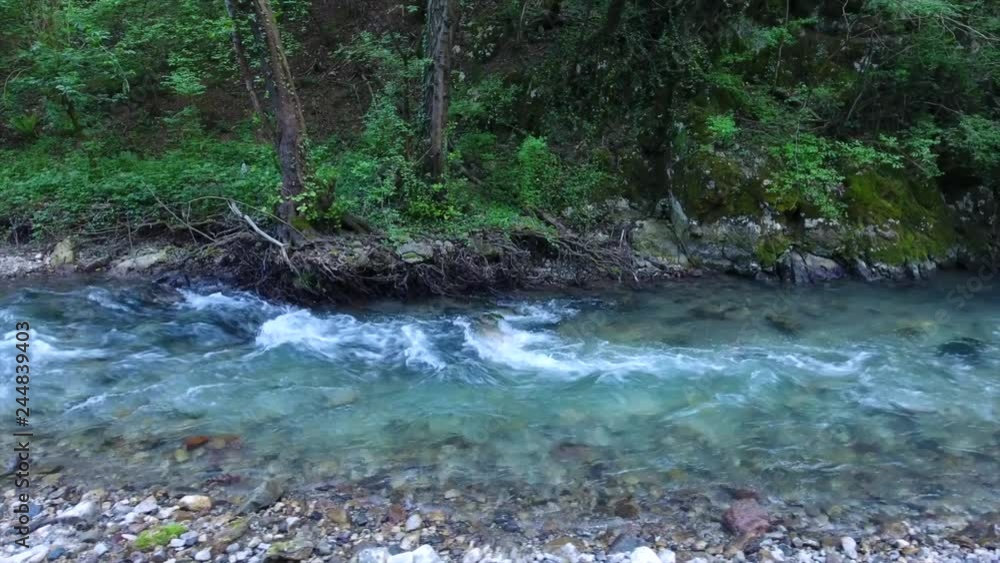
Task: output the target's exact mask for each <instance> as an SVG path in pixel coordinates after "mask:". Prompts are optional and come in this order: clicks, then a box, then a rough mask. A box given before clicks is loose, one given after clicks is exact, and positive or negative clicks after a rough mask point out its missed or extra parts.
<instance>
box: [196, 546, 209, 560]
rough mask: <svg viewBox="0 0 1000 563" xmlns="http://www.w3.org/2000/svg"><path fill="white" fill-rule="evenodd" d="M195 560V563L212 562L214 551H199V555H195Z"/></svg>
mask: <svg viewBox="0 0 1000 563" xmlns="http://www.w3.org/2000/svg"><path fill="white" fill-rule="evenodd" d="M194 560H195V561H211V560H212V550H211V549H203V550H201V551H199V552H198V553H195V554H194Z"/></svg>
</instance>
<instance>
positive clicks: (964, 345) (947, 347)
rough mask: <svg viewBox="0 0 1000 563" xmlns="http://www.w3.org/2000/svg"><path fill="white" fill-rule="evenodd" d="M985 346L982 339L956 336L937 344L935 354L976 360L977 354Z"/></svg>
mask: <svg viewBox="0 0 1000 563" xmlns="http://www.w3.org/2000/svg"><path fill="white" fill-rule="evenodd" d="M985 346H986V343H985V342H983V341H982V340H976V339H975V338H965V337H963V338H957V339H955V340H952V341H949V342H945V343H944V344H942V345H940V346H938V348H937V355H938V356H958V357H962V358H966V359H969V360H978V359H979V354H980V352H982V350H983V348H984V347H985Z"/></svg>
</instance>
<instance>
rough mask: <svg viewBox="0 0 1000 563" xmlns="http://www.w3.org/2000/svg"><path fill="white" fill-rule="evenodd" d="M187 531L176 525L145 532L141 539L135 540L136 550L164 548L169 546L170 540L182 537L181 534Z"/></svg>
mask: <svg viewBox="0 0 1000 563" xmlns="http://www.w3.org/2000/svg"><path fill="white" fill-rule="evenodd" d="M186 531H187V528H185V527H184V526H182V525H181V524H176V523H170V524H164V525H162V526H157V527H155V528H150V529H148V530H144V531H143V532H142V533H141V534H139V537H137V538H136V539H135V548H136V549H139V550H143V551H145V550H148V549H152V548H154V547H163V546H165V545H167V544H169V543H170V540H173V539H176V538H179V537H181V534H183V533H184V532H186Z"/></svg>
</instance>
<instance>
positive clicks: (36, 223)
mask: <svg viewBox="0 0 1000 563" xmlns="http://www.w3.org/2000/svg"><path fill="white" fill-rule="evenodd" d="M0 167H2V168H3V169H4V170H5V174H3V175H0V197H2V198H3V200H4V201H6V202H8V204H7V205H6V206H5V208H4V213H3V219H4V220H5V222H8V223H9V224H11V225H32V226H33V228H34V232H35V234H36V235H37V236H40V237H47V236H53V235H56V234H58V233H65V232H67V231H75V230H79V231H84V232H105V231H108V230H112V231H113V230H115V229H122V230H128V229H134V228H137V227H138V226H139V225H142V224H148V223H154V222H165V223H167V224H176V218H175V217H173V216H172V215H171V214H170V213H169V212H168V211H167V210H166V209H165V208H164V207H163V205H166V206H169V207H170V208H171V209H173V210H175V212H178V214H179V215H184V214H186V215H188V216H189V217H204V216H206V215H210V214H214V213H219V212H220V211H223V210H224V209H225V206H224V204H223V203H222V202H220V201H218V200H214V199H209V198H210V197H212V196H217V197H228V198H232V199H235V200H237V201H241V202H245V203H247V204H248V205H249V206H250V209H249V210H251V211H252V210H259V211H261V212H267V211H270V210H271V209H273V206H274V205H275V203H276V200H277V186H278V185H279V177H278V172H277V169H276V166H275V164H274V158H273V156H272V155H271V154H270V149H269V147H266V146H260V145H256V144H254V143H250V142H228V143H222V142H219V141H217V140H215V139H209V138H204V137H201V138H193V139H187V140H186V141H185V143H184V144H183V145H181V146H179V147H177V148H174V149H170V150H168V151H166V152H164V153H163V154H162V155H159V156H158V157H149V156H142V155H138V154H136V153H134V152H130V151H122V150H118V149H116V148H115V147H113V146H109V147H104V146H100V145H97V144H87V145H83V146H79V147H75V146H72V145H68V144H66V143H64V142H62V141H58V140H49V141H45V140H43V141H39V142H38V143H36V144H35V145H33V146H31V147H30V148H29V149H27V150H0ZM161 204H162V205H161Z"/></svg>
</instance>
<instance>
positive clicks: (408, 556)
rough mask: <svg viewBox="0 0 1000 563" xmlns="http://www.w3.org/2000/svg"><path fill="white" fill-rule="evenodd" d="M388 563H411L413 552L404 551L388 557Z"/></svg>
mask: <svg viewBox="0 0 1000 563" xmlns="http://www.w3.org/2000/svg"><path fill="white" fill-rule="evenodd" d="M389 563H413V552H412V551H404V552H403V553H397V554H396V555H393V556H391V557H389Z"/></svg>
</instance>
